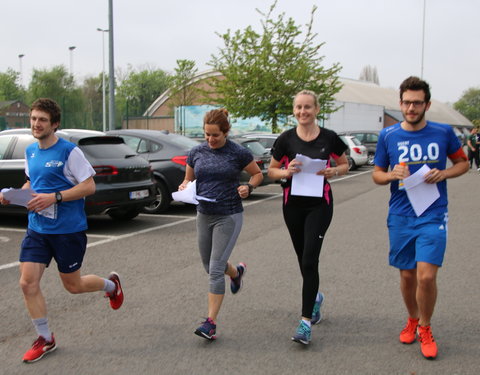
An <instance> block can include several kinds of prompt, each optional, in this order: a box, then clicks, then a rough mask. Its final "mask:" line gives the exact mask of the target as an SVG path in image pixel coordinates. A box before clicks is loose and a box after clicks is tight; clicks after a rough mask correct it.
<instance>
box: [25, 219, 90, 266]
mask: <svg viewBox="0 0 480 375" xmlns="http://www.w3.org/2000/svg"><path fill="white" fill-rule="evenodd" d="M86 248H87V235H86V234H85V232H84V231H82V232H77V233H68V234H43V233H38V232H35V231H33V230H31V229H27V233H26V234H25V238H24V239H23V241H22V247H21V250H20V262H33V263H43V264H46V265H47V267H48V266H49V264H50V262H51V260H52V258H54V259H55V261H56V262H57V267H58V270H59V271H60V272H62V273H72V272H75V271H76V270H78V269H80V267H81V266H82V262H83V257H84V255H85V251H86Z"/></svg>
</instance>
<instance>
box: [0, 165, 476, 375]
mask: <svg viewBox="0 0 480 375" xmlns="http://www.w3.org/2000/svg"><path fill="white" fill-rule="evenodd" d="M479 179H480V175H479V174H478V173H472V172H471V173H469V174H468V175H467V176H464V177H461V178H458V179H454V180H451V181H450V182H449V194H450V223H449V245H448V250H447V256H446V260H445V266H444V267H443V268H442V269H441V270H440V273H439V282H438V284H439V298H438V303H437V307H436V311H435V315H434V320H433V322H432V323H433V329H434V334H435V338H436V340H437V342H438V345H439V353H440V354H439V357H438V358H437V360H435V361H427V360H424V359H423V358H422V357H421V355H420V353H419V346H418V343H415V344H412V345H402V344H400V343H399V342H398V333H399V330H400V329H401V328H402V327H403V324H404V320H405V316H406V315H405V311H404V307H403V304H402V302H401V297H400V292H399V285H398V271H396V270H394V269H392V268H390V267H389V266H388V265H387V262H388V259H387V257H388V234H387V228H386V225H385V218H386V213H387V202H388V198H389V189H388V187H387V186H376V185H374V184H373V183H372V181H371V177H370V175H369V174H368V173H367V174H359V175H358V176H357V177H355V178H349V179H346V180H342V181H338V182H334V183H333V192H334V197H335V198H334V199H335V213H334V218H333V222H332V225H331V227H330V229H329V232H328V234H327V236H326V238H325V242H324V247H323V249H322V255H321V261H320V276H321V289H322V291H323V292H324V293H325V296H326V299H325V309H324V321H323V322H322V323H320V324H319V325H318V326H315V327H314V329H313V337H312V344H311V345H310V346H309V347H308V348H304V347H300V346H299V345H297V344H295V343H292V342H291V340H290V336H291V334H292V333H293V331H294V329H295V326H296V324H297V319H298V318H299V314H300V275H299V271H298V266H297V264H296V260H295V256H294V252H293V250H292V248H291V244H290V240H289V238H288V232H287V230H286V228H285V225H284V223H283V218H282V214H281V197H280V195H279V193H280V190H279V187H278V186H269V187H267V188H266V189H264V190H260V189H259V190H258V192H257V191H256V195H258V197H260V196H261V195H263V194H266V197H267V198H268V199H266V200H261V198H258V200H257V201H256V203H254V201H250V202H248V201H247V202H246V207H245V215H244V227H243V230H242V233H241V234H240V237H239V240H238V242H237V245H236V247H235V249H234V252H233V254H232V257H231V260H232V262H234V263H237V262H239V261H243V262H246V263H247V266H248V273H247V275H246V278H245V285H244V289H243V290H242V292H241V293H239V294H238V295H235V296H232V295H231V294H230V292H229V291H227V294H226V296H225V301H224V305H223V307H222V311H221V313H220V316H219V320H218V329H217V333H218V336H219V338H218V340H217V341H216V342H207V341H206V340H202V339H200V338H199V337H197V336H195V335H194V334H193V331H194V329H195V328H196V326H197V325H198V323H199V322H200V321H201V320H202V317H203V316H204V315H205V313H206V299H207V296H206V291H207V290H208V279H207V276H206V275H205V272H204V270H203V269H202V266H201V264H200V260H199V255H198V251H197V248H196V235H195V221H194V220H193V215H194V212H192V213H189V214H188V215H186V216H185V217H182V215H172V218H171V219H172V220H180V221H177V223H178V224H177V225H173V221H172V222H171V223H170V224H169V226H166V225H168V223H166V222H163V221H162V220H163V219H160V221H159V223H163V224H162V225H165V226H164V227H162V228H161V229H152V230H149V231H145V232H142V233H139V234H137V235H131V236H125V237H121V236H123V235H128V234H131V233H133V232H131V233H129V232H128V231H127V227H122V231H121V232H118V233H117V234H115V236H118V240H115V241H110V242H105V243H103V244H100V245H97V246H94V247H93V248H91V249H89V251H88V254H87V258H86V262H85V264H84V272H86V273H96V274H100V275H105V274H107V273H108V272H109V271H110V270H112V269H114V270H116V271H118V272H119V273H120V275H121V277H122V283H123V285H124V287H125V293H126V294H125V295H126V300H125V305H124V306H123V307H122V309H120V310H118V311H112V310H110V309H109V308H108V301H105V300H104V299H103V298H102V296H101V293H98V294H96V293H94V294H85V295H76V296H72V295H69V294H68V293H66V292H65V291H64V290H63V288H62V287H61V285H60V282H59V280H58V276H57V274H56V272H54V270H49V271H50V272H46V273H45V278H44V281H43V286H44V289H45V291H46V295H47V301H48V304H49V316H50V321H51V324H52V328H53V330H54V332H55V334H56V337H57V341H58V345H59V349H58V350H57V351H55V353H52V354H51V355H49V356H47V357H46V358H45V359H42V360H41V361H39V362H38V363H35V364H32V365H24V364H22V363H21V362H20V358H21V355H22V354H23V351H24V350H25V349H26V348H27V347H28V345H30V343H31V341H32V338H33V335H34V334H33V328H32V327H31V324H30V323H29V319H28V316H27V314H26V312H25V310H24V306H23V301H22V298H21V294H20V291H19V289H18V284H17V283H18V280H17V278H18V270H17V269H13V268H12V269H7V270H1V271H0V283H1V285H2V304H1V305H0V315H1V316H2V330H1V331H0V361H1V363H2V365H1V369H2V370H1V371H0V372H3V373H5V374H30V373H32V371H34V372H36V373H49V374H90V373H92V374H131V373H138V374H199V375H202V374H262V375H263V374H409V375H411V374H418V375H420V374H422V375H423V374H467V375H469V374H477V373H478V368H479V367H480V357H479V356H478V353H479V352H480V344H479V342H478V337H479V333H480V332H479V331H480V315H479V314H478V311H479V309H480V301H479V299H478V285H479V284H480V276H479V273H478V270H477V268H478V267H477V264H478V260H479V254H478V236H477V235H476V233H477V227H478V223H477V221H476V219H475V218H476V217H477V216H478V215H477V211H478V208H477V206H476V205H475V204H472V199H471V192H472V186H477V185H476V184H478V183H479V182H480V180H479ZM256 199H257V198H256ZM178 216H180V217H178ZM140 219H141V220H145V221H146V222H149V223H151V224H149V225H148V226H145V227H144V229H150V228H155V226H156V225H157V224H158V223H157V221H156V219H155V218H150V217H149V216H145V217H143V216H142V217H140ZM181 220H186V221H184V222H182V221H181ZM95 223H96V224H98V225H99V226H100V224H101V222H100V221H99V222H92V224H95ZM114 229H115V228H113V227H112V230H114ZM0 235H2V234H0ZM99 235H103V234H99ZM0 249H1V251H2V252H3V250H4V249H5V247H3V246H2V245H1V244H0ZM52 271H53V272H52ZM227 288H228V284H227Z"/></svg>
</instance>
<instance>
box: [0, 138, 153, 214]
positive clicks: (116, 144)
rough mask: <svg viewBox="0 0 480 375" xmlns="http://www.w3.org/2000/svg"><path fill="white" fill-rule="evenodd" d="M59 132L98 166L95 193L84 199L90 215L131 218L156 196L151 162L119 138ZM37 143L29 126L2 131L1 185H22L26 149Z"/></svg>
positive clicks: (9, 208) (11, 208) (16, 209)
mask: <svg viewBox="0 0 480 375" xmlns="http://www.w3.org/2000/svg"><path fill="white" fill-rule="evenodd" d="M56 134H57V135H58V136H59V137H61V138H64V139H66V140H68V141H70V142H72V143H75V144H76V145H77V146H78V147H79V148H80V149H81V150H82V152H83V153H84V154H85V157H86V158H87V160H88V161H89V162H90V164H91V165H92V166H93V169H95V172H96V175H95V176H94V180H95V185H96V191H95V194H93V195H90V196H88V197H86V198H85V212H86V213H87V215H94V214H101V213H107V214H108V215H109V216H110V217H112V218H113V219H118V220H130V219H133V218H134V217H136V216H137V215H138V214H139V213H140V211H141V210H142V208H143V207H144V206H145V205H147V204H150V203H151V202H152V201H153V200H154V199H155V184H154V182H153V180H152V175H151V170H150V166H149V164H148V163H147V162H146V161H145V160H143V159H142V158H140V157H139V156H138V155H136V154H135V153H133V152H132V150H131V149H130V148H129V147H128V146H127V145H125V143H124V142H123V140H122V139H121V138H118V137H111V136H110V137H109V136H106V135H105V134H104V133H102V132H96V131H88V130H80V129H68V130H59V131H57V132H56ZM33 142H36V140H35V138H33V136H32V135H31V131H30V129H15V130H6V131H2V132H0V188H10V187H14V188H20V187H21V186H22V185H23V184H24V183H25V148H26V147H27V146H28V145H29V144H31V143H33ZM0 212H7V213H16V212H26V210H25V208H24V207H21V206H15V205H7V206H0Z"/></svg>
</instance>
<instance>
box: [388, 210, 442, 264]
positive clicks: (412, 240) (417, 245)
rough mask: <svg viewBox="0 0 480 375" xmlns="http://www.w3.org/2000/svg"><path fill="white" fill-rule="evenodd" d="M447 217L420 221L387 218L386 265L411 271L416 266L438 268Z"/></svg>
mask: <svg viewBox="0 0 480 375" xmlns="http://www.w3.org/2000/svg"><path fill="white" fill-rule="evenodd" d="M447 222H448V214H447V212H445V213H443V214H432V215H428V216H421V217H411V216H399V215H392V214H390V215H388V218H387V225H388V233H389V237H390V255H389V261H390V265H391V266H394V267H396V268H399V269H402V270H410V269H415V268H416V267H417V262H426V263H430V264H435V265H437V266H439V267H441V266H442V263H443V258H444V256H445V250H446V246H447V232H448V227H447Z"/></svg>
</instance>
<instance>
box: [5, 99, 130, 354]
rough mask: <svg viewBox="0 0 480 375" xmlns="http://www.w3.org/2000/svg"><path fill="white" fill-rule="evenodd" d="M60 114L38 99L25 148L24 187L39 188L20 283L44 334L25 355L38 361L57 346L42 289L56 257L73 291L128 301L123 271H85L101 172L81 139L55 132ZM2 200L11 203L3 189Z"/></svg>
mask: <svg viewBox="0 0 480 375" xmlns="http://www.w3.org/2000/svg"><path fill="white" fill-rule="evenodd" d="M60 117H61V111H60V107H59V106H58V104H57V103H56V102H54V101H53V100H51V99H38V100H36V101H35V102H34V103H33V104H32V106H31V109H30V125H31V130H32V135H33V136H34V137H35V138H36V139H37V142H36V143H33V144H31V145H30V146H28V147H27V149H26V150H25V174H26V178H27V181H26V182H25V184H24V185H23V186H22V189H32V190H33V191H34V192H35V193H33V194H32V199H31V200H30V201H29V202H28V206H27V209H28V229H27V233H26V235H25V238H24V239H23V242H22V248H21V251H20V286H21V288H22V292H23V295H24V299H25V305H26V307H27V310H28V312H29V314H30V317H31V319H32V322H33V325H34V327H35V329H36V331H37V334H38V338H37V339H36V340H35V341H34V343H33V345H32V347H31V348H30V349H29V350H28V351H27V352H26V353H25V355H24V356H23V361H24V362H35V361H38V360H39V359H41V358H42V357H43V356H44V355H45V354H47V353H50V352H52V351H54V350H55V349H56V347H57V346H56V343H55V338H54V336H53V333H52V332H51V331H50V328H49V325H48V319H47V308H46V303H45V298H44V297H43V294H42V291H41V289H40V280H41V278H42V276H43V273H44V271H45V268H46V267H48V265H49V264H50V262H51V260H52V258H53V259H55V261H56V263H57V268H58V271H59V274H60V279H61V280H62V283H63V286H64V287H65V289H66V290H67V291H69V292H70V293H73V294H78V293H87V292H95V291H104V292H105V296H106V297H108V298H109V299H110V306H111V307H112V308H113V309H114V310H116V309H118V308H120V306H121V305H122V303H123V291H122V287H121V284H120V279H119V277H118V274H117V273H115V272H112V273H111V274H110V275H109V277H108V278H107V279H104V278H101V277H99V276H96V275H86V276H82V275H81V274H80V268H81V266H82V262H83V258H84V255H85V251H86V246H87V236H86V233H85V231H86V230H87V218H86V215H85V210H84V198H85V197H86V196H88V195H91V194H93V193H94V192H95V182H94V180H93V176H94V175H95V171H94V169H93V168H92V166H91V165H90V163H89V162H88V161H87V159H86V158H85V156H84V155H83V153H82V151H81V150H80V149H79V148H78V147H77V146H76V145H75V144H73V143H71V142H68V141H66V140H64V139H62V138H59V137H58V136H57V135H56V134H55V132H56V131H57V130H58V127H59V126H60ZM0 203H2V204H8V203H9V202H8V201H7V200H5V199H4V197H3V195H2V194H1V193H0Z"/></svg>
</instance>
